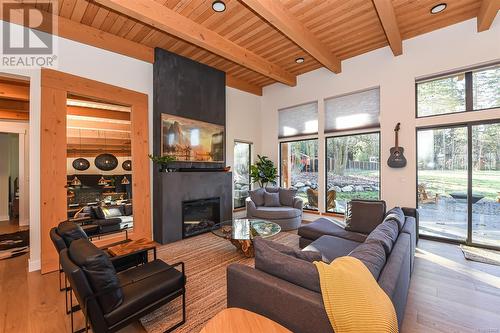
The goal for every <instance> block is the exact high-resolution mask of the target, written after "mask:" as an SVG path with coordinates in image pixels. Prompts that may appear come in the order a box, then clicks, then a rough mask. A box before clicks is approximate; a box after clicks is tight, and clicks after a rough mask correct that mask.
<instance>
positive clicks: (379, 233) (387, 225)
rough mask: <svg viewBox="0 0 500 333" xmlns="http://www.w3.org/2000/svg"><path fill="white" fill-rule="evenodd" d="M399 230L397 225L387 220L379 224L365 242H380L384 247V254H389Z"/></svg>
mask: <svg viewBox="0 0 500 333" xmlns="http://www.w3.org/2000/svg"><path fill="white" fill-rule="evenodd" d="M398 235H399V230H398V223H397V222H396V221H394V220H387V221H384V222H382V223H381V224H379V225H378V226H377V227H376V228H375V230H373V231H372V232H371V233H370V234H369V235H368V237H367V238H366V240H369V239H371V240H374V241H378V242H380V244H382V246H383V247H384V250H385V254H387V255H388V254H389V253H391V251H392V247H393V246H394V243H395V242H396V240H397V239H398Z"/></svg>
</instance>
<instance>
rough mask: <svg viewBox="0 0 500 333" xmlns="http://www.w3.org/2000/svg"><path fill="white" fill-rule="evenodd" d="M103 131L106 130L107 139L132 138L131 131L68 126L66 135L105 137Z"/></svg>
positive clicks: (74, 136)
mask: <svg viewBox="0 0 500 333" xmlns="http://www.w3.org/2000/svg"><path fill="white" fill-rule="evenodd" d="M103 132H106V140H108V139H128V140H130V133H129V132H115V131H112V132H108V131H104V130H97V129H84V128H67V129H66V135H67V137H73V138H80V137H81V138H82V140H83V139H84V138H101V137H102V138H104V137H103Z"/></svg>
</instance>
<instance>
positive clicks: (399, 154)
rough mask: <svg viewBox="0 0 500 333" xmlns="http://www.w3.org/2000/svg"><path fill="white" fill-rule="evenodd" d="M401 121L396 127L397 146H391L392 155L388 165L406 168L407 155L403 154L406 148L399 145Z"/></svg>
mask: <svg viewBox="0 0 500 333" xmlns="http://www.w3.org/2000/svg"><path fill="white" fill-rule="evenodd" d="M400 125H401V123H398V124H397V125H396V127H395V128H394V137H395V141H396V142H395V146H394V147H392V148H391V150H390V152H391V155H390V156H389V159H388V160H387V165H388V166H390V167H391V168H404V167H405V166H406V157H405V156H404V155H403V153H404V151H405V150H404V148H403V147H400V146H399V137H398V135H399V129H400Z"/></svg>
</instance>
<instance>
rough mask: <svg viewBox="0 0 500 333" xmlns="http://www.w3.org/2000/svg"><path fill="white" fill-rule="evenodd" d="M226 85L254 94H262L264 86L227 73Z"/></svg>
mask: <svg viewBox="0 0 500 333" xmlns="http://www.w3.org/2000/svg"><path fill="white" fill-rule="evenodd" d="M226 85H227V86H229V87H232V88H235V89H239V90H243V91H246V92H249V93H252V94H254V95H258V96H262V87H259V86H255V85H253V84H250V83H247V82H245V81H243V80H239V79H237V78H235V77H232V76H231V75H226Z"/></svg>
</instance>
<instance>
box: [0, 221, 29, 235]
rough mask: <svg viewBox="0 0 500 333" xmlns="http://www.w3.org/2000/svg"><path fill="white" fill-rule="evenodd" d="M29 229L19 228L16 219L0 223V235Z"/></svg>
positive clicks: (26, 227) (27, 227) (25, 227)
mask: <svg viewBox="0 0 500 333" xmlns="http://www.w3.org/2000/svg"><path fill="white" fill-rule="evenodd" d="M26 229H29V226H20V225H19V221H18V219H12V220H6V221H0V235H3V234H10V233H13V232H17V231H21V230H26Z"/></svg>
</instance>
